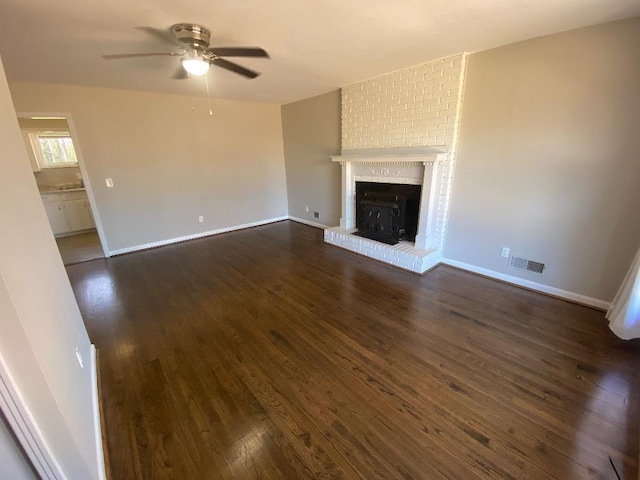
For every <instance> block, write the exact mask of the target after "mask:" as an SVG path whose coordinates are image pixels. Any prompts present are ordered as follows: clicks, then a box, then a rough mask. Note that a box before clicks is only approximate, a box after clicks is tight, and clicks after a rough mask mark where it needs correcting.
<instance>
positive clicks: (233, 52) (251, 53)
mask: <svg viewBox="0 0 640 480" xmlns="http://www.w3.org/2000/svg"><path fill="white" fill-rule="evenodd" d="M209 52H211V53H213V54H214V55H215V56H217V57H264V58H269V54H268V53H267V52H266V51H265V50H263V49H262V48H260V47H212V48H210V49H209Z"/></svg>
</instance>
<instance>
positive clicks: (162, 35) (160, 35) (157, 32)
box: [135, 27, 181, 46]
mask: <svg viewBox="0 0 640 480" xmlns="http://www.w3.org/2000/svg"><path fill="white" fill-rule="evenodd" d="M135 28H136V30H142V31H143V32H147V33H148V34H149V35H151V36H153V37H156V38H157V39H159V40H162V41H163V42H166V43H171V44H172V45H178V46H181V45H180V43H179V42H178V41H177V40H176V37H174V36H173V34H172V33H171V32H170V31H169V30H168V29H162V28H154V27H135Z"/></svg>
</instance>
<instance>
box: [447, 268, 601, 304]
mask: <svg viewBox="0 0 640 480" xmlns="http://www.w3.org/2000/svg"><path fill="white" fill-rule="evenodd" d="M440 262H441V263H442V264H443V265H450V266H452V267H456V268H460V269H462V270H467V271H469V272H473V273H477V274H479V275H484V276H485V277H490V278H494V279H496V280H501V281H503V282H506V283H511V284H513V285H516V286H518V287H524V288H528V289H530V290H535V291H537V292H542V293H546V294H549V295H553V296H554V297H560V298H563V299H565V300H570V301H572V302H576V303H580V304H582V305H587V306H589V307H593V308H597V309H599V310H605V311H606V310H607V309H608V308H609V306H610V302H607V301H605V300H600V299H597V298H593V297H587V296H586V295H581V294H579V293H574V292H569V291H567V290H562V289H560V288H556V287H550V286H548V285H543V284H542V283H537V282H532V281H531V280H525V279H524V278H518V277H514V276H512V275H507V274H505V273H500V272H496V271H494V270H489V269H487V268H482V267H476V266H475V265H471V264H469V263H464V262H459V261H457V260H452V259H450V258H442V259H441V261H440Z"/></svg>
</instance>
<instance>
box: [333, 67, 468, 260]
mask: <svg viewBox="0 0 640 480" xmlns="http://www.w3.org/2000/svg"><path fill="white" fill-rule="evenodd" d="M465 61H466V55H464V54H460V55H456V56H452V57H448V58H444V59H441V60H437V61H435V62H430V63H427V64H423V65H417V66H415V67H411V68H407V69H404V70H400V71H397V72H393V73H390V74H387V75H383V76H381V77H376V78H373V79H370V80H366V81H364V82H359V83H357V84H354V85H349V86H346V87H344V88H343V89H342V152H341V155H339V156H334V157H331V160H332V161H334V162H338V163H340V165H341V167H342V216H341V219H340V226H337V227H334V228H329V229H326V230H325V235H324V237H325V241H326V242H327V243H331V244H333V245H337V246H339V247H342V248H345V249H348V250H351V251H353V252H356V253H359V254H362V255H366V256H368V257H371V258H375V259H377V260H380V261H383V262H386V263H390V264H392V265H396V266H398V267H401V268H404V269H407V270H410V271H413V272H416V273H424V272H426V271H427V270H428V269H429V268H431V267H433V266H435V265H437V264H438V263H439V261H440V259H441V258H442V249H443V244H444V235H445V232H446V224H447V218H448V212H449V203H450V192H451V185H452V181H453V167H454V159H455V148H456V142H457V136H458V127H459V119H460V110H461V104H462V93H463V85H464V69H465ZM356 182H379V183H385V184H408V185H420V186H421V196H420V202H419V211H418V229H417V234H416V236H415V241H408V240H405V241H400V242H399V243H397V244H396V245H387V244H385V243H381V242H378V241H375V240H373V239H371V238H363V237H361V236H356V235H353V233H354V232H355V231H356V223H355V217H356V208H357V206H356V201H355V189H356Z"/></svg>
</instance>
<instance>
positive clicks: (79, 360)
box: [76, 347, 84, 368]
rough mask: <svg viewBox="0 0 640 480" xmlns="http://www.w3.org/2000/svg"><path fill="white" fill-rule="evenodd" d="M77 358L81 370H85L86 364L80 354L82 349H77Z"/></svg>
mask: <svg viewBox="0 0 640 480" xmlns="http://www.w3.org/2000/svg"><path fill="white" fill-rule="evenodd" d="M76 358H77V359H78V363H79V364H80V368H84V362H83V361H82V354H81V353H80V348H79V347H76Z"/></svg>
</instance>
